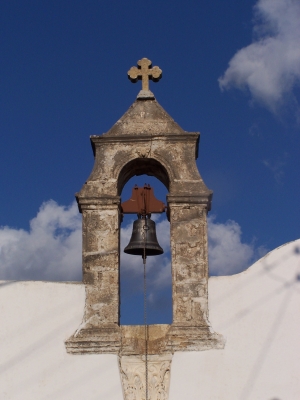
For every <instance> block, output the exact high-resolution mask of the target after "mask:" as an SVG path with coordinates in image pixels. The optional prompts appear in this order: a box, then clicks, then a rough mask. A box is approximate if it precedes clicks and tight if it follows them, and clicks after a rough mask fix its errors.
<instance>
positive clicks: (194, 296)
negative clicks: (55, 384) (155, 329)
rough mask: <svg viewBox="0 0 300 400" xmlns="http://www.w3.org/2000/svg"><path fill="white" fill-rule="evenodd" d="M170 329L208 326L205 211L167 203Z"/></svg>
mask: <svg viewBox="0 0 300 400" xmlns="http://www.w3.org/2000/svg"><path fill="white" fill-rule="evenodd" d="M169 207H170V225H171V226H170V229H171V235H170V237H171V254H172V281H173V282H172V283H173V284H172V287H173V325H177V326H203V325H206V324H207V280H208V256H207V235H206V207H205V206H204V205H202V204H189V203H184V204H182V203H177V204H176V203H170V204H169Z"/></svg>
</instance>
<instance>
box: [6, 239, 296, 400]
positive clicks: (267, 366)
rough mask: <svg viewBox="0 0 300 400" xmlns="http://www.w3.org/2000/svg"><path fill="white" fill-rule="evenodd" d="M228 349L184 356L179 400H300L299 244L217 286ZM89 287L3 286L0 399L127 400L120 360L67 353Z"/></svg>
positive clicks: (214, 310) (216, 306)
mask: <svg viewBox="0 0 300 400" xmlns="http://www.w3.org/2000/svg"><path fill="white" fill-rule="evenodd" d="M209 297H210V301H209V304H210V321H211V323H212V326H213V327H214V329H215V330H216V331H217V332H219V333H222V334H223V335H224V336H225V337H226V340H227V342H226V346H225V349H224V350H209V351H204V352H191V353H176V354H175V356H174V357H173V361H172V369H171V387H170V400H182V399H188V400H194V399H195V400H196V399H197V400H219V399H220V400H275V399H276V400H299V399H300V379H299V374H300V240H298V241H295V242H292V243H288V244H286V245H284V246H282V247H280V248H278V249H276V250H274V251H273V252H271V253H269V254H268V255H267V256H265V257H264V258H263V259H261V260H260V261H258V262H257V263H256V264H254V265H253V266H252V267H251V268H249V269H248V270H247V271H245V272H243V273H241V274H238V275H234V276H231V277H217V278H210V282H209ZM84 299H85V292H84V287H83V285H81V284H71V283H70V284H68V283H50V282H0V399H1V400H2V399H3V400H6V399H22V400H27V399H28V400H29V399H30V400H42V399H43V400H46V399H63V400H68V399H70V400H76V399H85V400H91V399H105V400H114V399H118V400H121V399H122V389H121V381H120V376H119V371H118V361H117V356H114V355H86V356H74V355H68V354H66V351H65V347H64V340H65V339H67V338H68V337H69V336H70V335H71V334H72V333H74V331H75V330H76V329H77V328H78V326H79V324H80V322H81V319H82V315H83V307H84Z"/></svg>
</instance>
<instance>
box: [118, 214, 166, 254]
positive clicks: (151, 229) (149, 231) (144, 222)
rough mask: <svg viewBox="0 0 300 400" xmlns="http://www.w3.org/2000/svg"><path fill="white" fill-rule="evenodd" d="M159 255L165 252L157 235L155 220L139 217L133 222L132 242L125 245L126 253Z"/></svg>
mask: <svg viewBox="0 0 300 400" xmlns="http://www.w3.org/2000/svg"><path fill="white" fill-rule="evenodd" d="M144 247H145V256H146V257H147V256H158V255H159V254H163V252H164V251H163V249H162V248H161V247H160V245H159V244H158V241H157V237H156V229H155V222H154V221H152V220H151V219H148V218H139V219H137V220H136V221H134V223H133V230H132V235H131V239H130V242H129V244H128V246H126V247H125V249H124V253H127V254H133V255H135V256H142V257H144Z"/></svg>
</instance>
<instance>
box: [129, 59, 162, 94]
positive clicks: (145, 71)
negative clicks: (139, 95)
mask: <svg viewBox="0 0 300 400" xmlns="http://www.w3.org/2000/svg"><path fill="white" fill-rule="evenodd" d="M137 65H138V67H131V68H130V70H129V71H128V78H129V79H130V80H131V82H137V81H138V80H142V90H145V91H148V90H149V79H151V80H152V81H154V82H158V81H159V80H160V78H161V77H162V70H161V69H160V68H159V67H153V68H151V67H152V62H151V61H150V60H148V58H142V59H141V60H139V61H138V62H137Z"/></svg>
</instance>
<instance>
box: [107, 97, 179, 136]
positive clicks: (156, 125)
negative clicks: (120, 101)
mask: <svg viewBox="0 0 300 400" xmlns="http://www.w3.org/2000/svg"><path fill="white" fill-rule="evenodd" d="M141 92H144V93H142V94H141ZM141 92H140V94H139V95H138V97H137V99H136V101H135V102H134V103H133V104H132V106H131V107H130V108H129V110H128V111H127V112H126V113H125V114H124V115H123V116H122V117H121V118H120V119H119V120H118V121H117V122H116V123H115V124H114V125H113V127H112V128H111V129H110V130H109V131H108V132H106V133H104V135H105V136H120V135H139V136H140V135H168V134H170V135H174V134H175V135H180V134H182V133H186V132H185V131H184V130H183V129H182V128H181V127H180V126H179V125H178V124H177V123H176V122H175V121H174V120H173V118H172V117H171V116H170V115H169V114H168V113H167V112H166V111H165V110H164V109H163V108H162V106H161V105H160V104H159V103H158V102H157V101H156V100H155V97H154V95H153V94H152V92H150V91H149V92H148V95H146V94H145V91H141Z"/></svg>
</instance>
